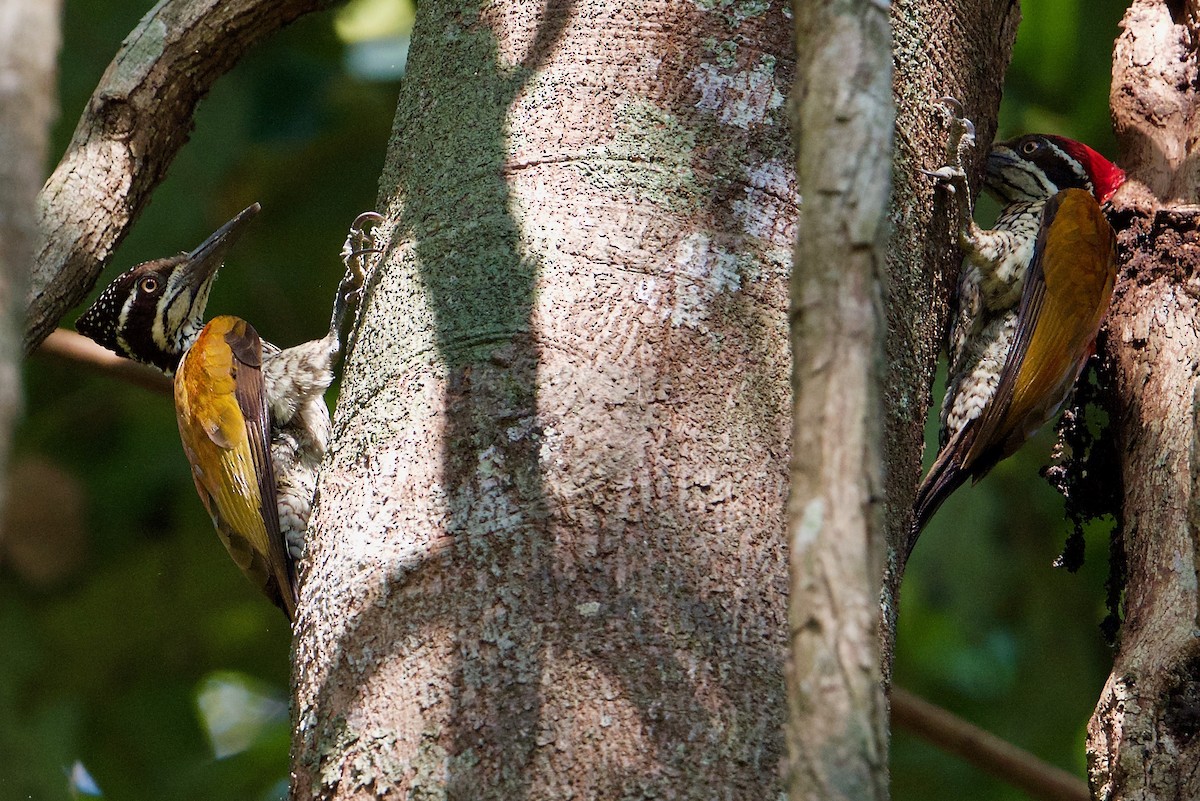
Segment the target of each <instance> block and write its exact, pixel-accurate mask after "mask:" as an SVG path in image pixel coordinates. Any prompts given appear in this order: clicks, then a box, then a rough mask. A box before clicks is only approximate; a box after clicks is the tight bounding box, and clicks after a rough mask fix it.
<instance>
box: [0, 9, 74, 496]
mask: <svg viewBox="0 0 1200 801" xmlns="http://www.w3.org/2000/svg"><path fill="white" fill-rule="evenodd" d="M60 10H61V4H60V2H59V0H0V514H3V509H4V495H5V487H6V486H7V482H6V481H5V480H4V478H3V476H4V471H5V468H6V467H7V465H8V451H9V443H10V441H11V440H10V436H11V431H12V425H13V422H14V421H15V420H16V417H17V414H18V412H19V409H20V405H21V380H20V369H19V367H18V365H19V362H20V359H21V344H20V342H21V340H20V337H21V328H22V326H21V319H22V316H23V315H22V313H21V312H22V308H23V307H22V299H23V298H24V297H25V287H26V284H27V282H28V276H29V265H30V262H31V260H32V258H33V240H34V235H35V224H34V201H35V199H36V198H37V191H38V187H39V186H41V184H42V178H43V177H44V175H45V169H46V155H47V150H48V149H49V144H50V125H51V123H52V122H53V120H54V117H55V115H56V114H57V113H58V106H57V102H56V98H57V93H56V92H55V84H54V81H55V74H56V69H55V67H56V64H57V60H58V45H59V17H60Z"/></svg>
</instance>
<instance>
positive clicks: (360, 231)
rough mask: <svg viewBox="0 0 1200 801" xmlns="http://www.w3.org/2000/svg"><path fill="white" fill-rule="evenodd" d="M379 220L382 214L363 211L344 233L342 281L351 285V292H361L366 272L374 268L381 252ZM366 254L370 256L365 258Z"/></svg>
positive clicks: (381, 220) (380, 220) (381, 218)
mask: <svg viewBox="0 0 1200 801" xmlns="http://www.w3.org/2000/svg"><path fill="white" fill-rule="evenodd" d="M381 222H383V215H382V214H379V213H377V212H374V211H364V212H363V213H362V214H360V215H358V216H357V217H355V218H354V222H352V223H350V232H349V233H348V234H346V241H345V243H344V244H343V245H342V263H343V264H345V265H346V276H345V277H344V278H343V279H342V283H343V285H349V286H350V287H352V288H353V289H352V291H353V292H362V288H363V285H364V284H365V283H366V279H367V273H368V272H370V271H371V270H372V269H374V267H375V263H376V262H377V261H378V260H379V254H381V253H383V246H382V245H383V243H382V242H381V241H380V239H381V237H380V233H381V232H380V230H379V224H380V223H381ZM367 254H371V258H367Z"/></svg>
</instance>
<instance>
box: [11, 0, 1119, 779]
mask: <svg viewBox="0 0 1200 801" xmlns="http://www.w3.org/2000/svg"><path fill="white" fill-rule="evenodd" d="M1023 5H1024V7H1025V8H1024V12H1025V18H1026V21H1025V23H1024V24H1023V26H1022V28H1021V33H1020V36H1019V38H1018V44H1017V53H1016V59H1015V61H1014V64H1013V67H1012V70H1011V71H1010V78H1009V90H1008V92H1007V94H1006V98H1005V103H1004V107H1003V111H1002V119H1001V127H1002V134H1003V135H1012V134H1015V133H1017V132H1024V131H1027V130H1042V131H1047V132H1056V133H1063V134H1066V135H1069V136H1074V137H1077V138H1081V139H1085V140H1087V141H1089V142H1091V143H1093V144H1094V145H1095V146H1097V147H1098V148H1099V149H1101V150H1102V151H1104V152H1107V153H1109V154H1112V153H1113V141H1112V136H1111V132H1110V130H1109V122H1108V119H1109V118H1108V111H1107V97H1108V84H1109V69H1110V67H1109V64H1110V57H1111V42H1112V40H1113V38H1114V37H1115V36H1116V33H1117V29H1116V23H1117V20H1118V19H1119V17H1120V15H1121V13H1122V11H1123V8H1124V5H1125V4H1124V3H1123V2H1119V1H1118V0H1093V1H1091V2H1089V0H1027V1H1026V2H1025V3H1024V4H1023ZM147 7H148V3H137V4H131V3H127V2H122V1H121V0H68V2H67V3H66V10H65V21H64V25H65V29H64V42H63V49H62V56H61V60H60V65H61V66H60V69H61V75H60V92H61V98H60V99H61V108H62V117H61V119H60V121H59V124H58V126H57V128H56V132H55V147H54V157H53V158H54V160H55V161H56V160H57V158H58V154H59V153H61V152H62V149H63V148H65V146H66V144H67V142H68V141H69V138H70V134H71V131H72V130H73V128H74V125H75V122H76V120H77V118H78V115H79V113H80V110H81V109H82V108H83V106H84V103H85V102H86V99H87V97H88V96H89V95H90V93H91V91H92V89H93V88H94V87H95V85H96V82H97V81H98V80H99V77H100V75H101V74H102V72H103V70H104V68H105V67H106V66H107V64H108V62H109V60H110V59H111V58H112V55H113V54H114V53H115V52H116V50H117V48H118V46H119V44H120V42H121V40H122V39H123V38H124V37H125V36H126V35H127V34H128V32H129V31H130V30H132V28H133V27H134V26H135V25H136V23H137V21H138V19H139V17H140V16H141V14H143V13H144V12H145V11H146V8H147ZM346 56H347V46H346V44H345V43H344V42H343V41H342V40H341V39H339V37H338V36H337V35H336V33H335V30H334V24H333V16H332V15H329V14H322V15H314V16H312V17H309V18H306V19H303V20H301V21H300V22H298V23H296V24H295V25H294V26H292V27H291V28H289V29H287V30H286V31H284V32H283V34H281V35H280V36H278V37H276V38H274V39H273V40H271V41H269V42H268V43H266V44H265V45H263V46H261V47H260V48H258V49H256V50H255V51H253V52H251V53H250V54H248V55H247V57H246V58H245V59H244V61H243V62H242V63H241V64H240V65H239V66H238V67H237V68H236V69H235V70H234V71H233V72H232V73H231V74H229V75H228V76H226V77H225V78H223V79H222V80H221V81H220V82H219V83H218V84H217V86H216V88H215V89H214V91H213V92H212V94H211V95H210V96H209V98H207V99H206V100H205V102H204V103H203V104H202V105H201V107H200V112H199V115H198V117H197V120H196V126H195V130H194V134H193V136H192V140H191V142H190V143H189V144H188V145H187V147H186V148H185V149H184V150H183V152H182V154H181V156H180V157H179V159H178V160H177V161H176V163H175V165H174V166H173V167H172V169H171V172H170V175H169V177H168V179H167V181H166V183H165V184H163V186H162V187H161V188H160V189H159V190H158V192H157V193H156V195H155V198H154V201H153V203H152V204H151V206H150V207H149V209H148V210H147V212H146V213H145V214H144V215H143V217H142V219H141V220H140V221H139V222H138V224H137V225H136V226H135V228H134V229H133V231H132V233H131V234H130V236H129V238H128V239H127V240H126V242H125V243H124V244H123V245H122V247H121V250H120V252H119V253H118V255H117V257H116V259H115V260H114V264H113V266H112V267H111V268H110V270H109V271H108V272H107V273H106V274H105V277H104V279H102V280H103V281H105V282H106V281H107V280H110V279H111V278H112V276H114V275H115V274H116V272H117V271H119V270H120V269H124V268H126V267H128V266H130V265H132V264H134V263H137V262H139V261H143V260H145V259H149V258H155V257H158V256H162V255H166V254H169V253H172V252H176V251H179V250H185V249H189V248H191V247H193V246H195V245H196V244H198V243H199V242H200V241H201V240H202V239H203V238H204V237H205V236H206V235H207V234H208V233H209V232H211V231H212V230H213V229H215V228H216V227H217V226H218V225H219V224H220V223H222V222H223V221H224V220H226V219H228V218H229V217H230V216H232V215H233V214H234V213H236V212H237V211H238V210H240V209H241V208H243V207H244V206H246V205H248V204H249V203H251V202H252V201H255V200H257V201H259V202H261V203H262V205H263V213H262V214H261V215H260V217H259V220H258V222H257V223H256V225H255V226H254V228H253V229H252V230H251V232H250V233H249V234H248V235H247V237H246V238H245V239H244V240H243V241H242V242H241V243H240V244H239V246H238V247H237V248H236V250H235V252H234V253H233V254H232V256H231V258H230V262H229V264H228V265H227V266H226V268H225V270H224V271H223V272H222V274H221V278H220V280H219V281H218V282H217V285H216V288H215V290H214V293H213V297H212V300H211V303H210V310H211V312H212V313H214V314H217V313H232V314H238V315H241V316H244V317H246V318H248V319H250V320H251V321H253V322H254V324H255V325H256V327H257V328H258V329H259V331H260V332H261V333H262V334H263V335H264V336H265V337H267V338H268V339H271V340H272V341H274V342H276V343H278V344H281V345H290V344H293V343H296V342H299V341H302V340H304V339H309V338H313V337H316V336H319V335H320V334H321V333H322V329H323V328H324V327H325V326H326V324H327V320H328V313H329V304H330V302H331V301H332V297H333V292H334V289H335V287H336V284H337V279H338V277H339V276H340V272H341V266H340V263H339V261H338V258H337V250H338V248H339V247H340V244H341V241H342V238H343V236H344V234H345V228H346V226H347V225H348V223H349V221H350V220H352V219H353V218H354V217H355V215H357V214H358V212H360V211H363V210H365V209H369V208H372V207H373V205H374V202H375V194H376V181H377V177H378V174H379V170H380V167H381V166H382V162H383V155H384V149H385V146H386V141H387V136H388V132H389V129H390V125H391V120H392V116H393V114H394V110H395V109H394V103H395V96H396V85H395V84H394V83H388V82H367V81H363V80H358V79H355V78H353V77H351V75H350V74H349V72H348V71H347V69H346V66H345V64H346ZM68 322H69V321H68ZM26 381H27V385H26V392H25V395H26V404H27V415H26V418H25V421H24V423H23V425H22V427H21V429H20V431H19V432H18V443H17V454H16V458H15V460H14V471H15V473H16V474H17V475H19V476H24V477H25V478H24V481H23V483H20V485H19V487H18V488H17V490H15V491H14V495H13V496H12V498H11V499H10V502H11V504H12V505H13V507H14V509H18V508H19V509H20V510H21V514H19V515H18V514H13V515H12V516H11V517H10V520H11V521H12V522H10V524H9V525H8V528H7V530H6V531H5V532H4V536H3V539H2V540H0V801H10V799H11V800H12V801H16V800H17V799H37V801H57V799H65V798H70V797H74V796H78V795H81V794H83V793H84V791H86V789H87V782H86V781H82V782H72V781H71V780H70V774H71V772H72V769H73V767H74V766H76V765H77V764H78V765H82V766H83V767H85V768H86V770H87V771H88V773H89V774H90V776H91V777H92V778H93V779H94V781H95V783H96V784H97V785H98V786H99V788H101V789H102V790H103V792H104V795H105V797H108V798H119V799H148V800H153V801H164V800H168V799H196V800H197V801H200V800H201V799H203V801H223V800H224V799H230V800H231V801H232V799H238V801H245V800H246V799H251V800H252V801H253V800H255V799H263V800H264V801H265V800H266V799H274V798H279V797H280V795H281V792H282V788H283V787H284V786H285V781H286V775H287V749H288V742H287V736H288V727H287V718H286V698H287V693H286V689H287V682H288V645H289V634H288V629H287V626H286V624H285V621H284V619H283V617H282V616H281V615H280V614H279V612H278V611H276V610H275V609H274V608H273V607H271V606H270V605H269V604H267V603H266V602H265V601H263V600H262V599H261V598H260V597H259V596H258V595H257V594H256V593H255V591H254V590H253V589H252V588H251V587H250V585H249V584H248V583H247V582H246V581H245V580H244V579H242V577H241V576H240V575H239V574H238V573H237V571H236V570H235V569H234V568H233V567H232V565H231V564H230V562H229V560H228V557H227V556H226V555H225V553H224V551H223V549H222V548H221V546H220V544H219V542H218V541H217V539H216V537H215V536H214V535H213V533H212V529H211V525H210V523H209V520H208V519H207V516H206V514H205V512H204V510H203V508H202V507H201V505H200V503H199V502H198V500H197V499H196V497H195V492H194V489H193V487H192V482H191V479H190V477H189V474H188V469H187V466H186V464H185V462H184V459H183V457H182V454H181V453H180V450H179V444H178V435H177V431H176V428H175V422H174V416H173V412H172V409H171V405H170V402H169V400H168V399H167V398H165V397H162V396H158V395H154V394H152V393H149V392H147V391H145V390H141V389H138V388H135V387H131V386H127V385H124V384H120V383H117V382H114V381H112V380H109V379H106V378H103V377H99V376H94V375H91V374H88V373H85V372H81V371H80V370H79V368H77V367H75V366H71V365H64V364H61V363H56V362H53V361H51V360H49V359H45V358H36V359H34V360H32V361H31V363H30V365H29V369H28V370H27V372H26ZM935 392H938V393H939V394H937V397H939V398H940V390H935ZM931 432H932V428H931ZM1048 447H1049V439H1048V438H1047V437H1043V438H1042V440H1040V441H1039V443H1037V444H1035V445H1034V446H1032V447H1031V448H1029V449H1027V450H1026V451H1025V452H1023V453H1022V454H1021V455H1019V456H1018V457H1016V458H1014V459H1013V460H1010V461H1009V462H1007V463H1005V464H1003V465H1001V466H1000V467H999V468H997V469H996V470H995V471H994V473H993V474H992V476H990V477H989V478H988V479H987V480H985V481H984V482H983V483H982V484H981V485H980V486H979V487H977V488H975V489H969V490H964V491H962V492H961V493H960V495H959V496H957V497H955V498H953V499H951V501H950V502H949V503H947V504H946V506H945V507H944V508H943V509H942V511H941V512H940V513H939V514H938V516H937V518H936V519H935V520H934V521H933V523H932V525H931V526H930V528H929V530H928V531H927V532H926V534H925V536H924V538H923V539H922V543H921V545H920V547H919V548H918V549H917V552H916V555H915V556H914V561H913V563H912V568H911V571H910V575H909V577H908V578H907V580H906V583H905V587H904V597H903V613H902V615H901V630H900V636H899V654H898V659H897V665H896V677H897V680H898V682H899V683H900V684H902V685H904V686H907V687H909V688H911V689H912V690H914V691H916V692H918V693H920V694H922V695H925V696H926V697H929V698H931V699H932V700H934V701H936V702H938V703H941V704H943V705H945V706H947V707H949V708H951V709H953V710H955V711H957V712H959V713H960V714H962V715H964V716H965V717H967V718H968V719H970V720H973V721H975V722H977V723H979V724H981V725H983V726H985V727H986V728H988V729H990V730H991V731H994V732H996V733H997V734H999V735H1001V736H1003V737H1005V738H1008V739H1010V740H1012V741H1014V742H1017V743H1019V744H1021V745H1023V746H1025V747H1027V748H1029V749H1031V750H1033V751H1034V752H1035V753H1037V754H1039V755H1041V756H1043V757H1044V758H1046V759H1049V760H1051V761H1053V762H1055V763H1056V764H1059V765H1062V766H1063V767H1066V768H1068V769H1070V770H1072V771H1075V772H1076V773H1080V774H1082V770H1083V737H1084V724H1085V722H1086V720H1087V717H1088V715H1089V714H1090V711H1091V705H1092V703H1093V702H1094V700H1095V698H1096V696H1097V694H1098V692H1099V689H1100V687H1101V685H1102V683H1103V680H1104V677H1105V675H1106V672H1107V668H1108V661H1109V655H1108V651H1107V649H1106V647H1105V646H1104V645H1103V643H1102V642H1101V638H1100V636H1099V633H1098V630H1097V624H1098V623H1099V621H1100V619H1101V618H1102V617H1103V615H1104V609H1103V591H1102V586H1103V581H1104V576H1105V571H1106V540H1105V536H1104V532H1103V531H1097V532H1094V533H1093V535H1092V536H1090V538H1089V543H1088V562H1087V564H1086V566H1085V567H1084V569H1083V570H1082V571H1081V573H1080V574H1077V575H1074V576H1072V575H1067V574H1065V573H1062V572H1061V571H1056V570H1053V569H1052V568H1051V567H1050V563H1051V561H1052V560H1053V558H1054V556H1055V555H1056V554H1057V553H1058V550H1059V549H1060V548H1061V545H1062V541H1063V539H1064V537H1065V535H1066V527H1065V525H1064V523H1063V522H1062V511H1061V501H1060V500H1059V499H1058V498H1057V496H1056V495H1055V494H1054V493H1053V491H1052V490H1051V489H1050V488H1049V487H1048V486H1047V485H1046V484H1045V483H1044V482H1043V481H1041V480H1040V479H1038V478H1037V471H1038V467H1039V466H1040V464H1042V463H1043V462H1042V460H1043V459H1044V458H1045V454H1046V451H1047V449H1048ZM76 509H77V511H76ZM47 543H51V544H50V545H47ZM218 690H221V691H227V692H229V693H232V695H230V696H229V698H230V699H232V700H227V704H226V706H232V707H234V708H235V709H234V711H235V712H236V711H242V712H244V713H245V714H242V715H241V716H240V718H238V716H237V715H234V716H233V717H234V718H238V724H239V725H240V726H241V727H242V729H241V730H240V731H241V736H240V737H239V736H234V737H233V740H234V741H236V744H235V745H234V746H233V747H232V748H233V750H232V753H228V754H226V755H224V756H223V757H221V758H218V757H217V756H216V752H215V751H214V745H215V746H218V747H220V748H222V749H224V751H229V750H230V746H229V745H228V742H226V740H224V739H222V738H223V737H224V738H228V736H229V735H228V733H226V734H225V735H219V734H218V735H216V738H215V739H214V735H213V731H212V730H211V729H210V728H209V725H208V724H207V723H206V720H209V721H211V720H214V719H215V718H214V716H213V714H210V716H209V717H208V718H206V717H205V715H204V714H202V711H201V702H200V699H201V698H204V699H206V702H208V701H213V699H214V698H216V699H219V698H223V697H225V696H222V695H221V694H220V692H217V691H218ZM214 703H215V702H214ZM226 711H228V710H226ZM214 714H215V713H214ZM218 717H219V716H218ZM227 717H228V715H227ZM223 743H224V744H223ZM893 776H894V782H895V797H896V798H897V799H927V800H928V801H938V799H961V798H971V799H977V800H978V801H989V800H990V799H1015V798H1020V797H1021V796H1020V794H1018V793H1016V791H1013V790H1011V789H1009V788H1007V787H1006V786H1005V785H1003V784H1002V783H999V782H997V781H995V780H993V779H990V778H988V777H984V776H982V775H980V774H979V773H977V772H976V771H974V770H973V769H971V768H969V767H967V766H964V765H963V764H961V763H960V762H958V761H956V760H954V759H951V758H949V757H946V756H944V755H942V754H940V753H939V752H937V751H935V750H933V749H932V748H930V747H928V746H926V745H924V744H923V743H920V742H917V741H914V740H912V739H911V738H910V737H907V736H906V735H905V734H903V733H898V734H897V736H896V739H895V746H894V757H893Z"/></svg>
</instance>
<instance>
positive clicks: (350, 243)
mask: <svg viewBox="0 0 1200 801" xmlns="http://www.w3.org/2000/svg"><path fill="white" fill-rule="evenodd" d="M382 222H383V215H382V214H378V213H376V212H374V211H364V212H363V213H362V214H360V215H358V216H357V217H355V218H354V222H352V223H351V224H350V232H349V233H348V234H346V241H345V243H344V244H343V245H342V263H343V264H344V265H346V272H345V274H344V275H343V276H342V280H341V282H340V283H339V284H338V293H337V297H336V298H334V302H333V317H332V319H331V320H330V322H329V336H330V338H331V340H332V342H333V343H334V350H335V351H336V350H337V349H338V348H339V347H340V345H339V344H338V343H339V342H340V336H339V332H340V331H341V329H342V319H343V317H344V316H345V314H346V308H347V306H348V305H349V304H350V303H351V302H353V303H354V304H355V309H356V311H355V316H356V317H357V315H358V307H359V306H360V305H361V304H360V301H361V300H362V294H363V288H364V287H365V286H366V283H367V275H368V273H370V272H371V271H372V270H374V269H375V265H376V263H377V262H378V261H379V256H380V254H381V253H383V245H384V242H383V232H382V231H381V230H380V225H379V224H380V223H382ZM368 254H369V255H368Z"/></svg>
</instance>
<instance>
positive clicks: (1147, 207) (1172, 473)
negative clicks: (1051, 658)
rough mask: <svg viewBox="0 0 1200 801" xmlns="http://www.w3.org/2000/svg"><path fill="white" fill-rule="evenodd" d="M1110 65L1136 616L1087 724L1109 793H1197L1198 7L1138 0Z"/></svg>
mask: <svg viewBox="0 0 1200 801" xmlns="http://www.w3.org/2000/svg"><path fill="white" fill-rule="evenodd" d="M1122 25H1123V28H1124V32H1123V33H1122V35H1121V37H1120V38H1119V39H1118V41H1117V48H1116V53H1115V56H1114V60H1113V85H1112V98H1111V100H1112V108H1113V117H1114V122H1115V127H1116V132H1117V137H1118V140H1119V142H1120V145H1121V164H1122V166H1124V167H1125V169H1126V170H1127V172H1128V174H1129V178H1130V180H1129V182H1128V183H1127V184H1126V185H1125V187H1124V188H1123V189H1122V190H1121V191H1120V192H1119V193H1118V194H1117V195H1116V197H1115V198H1114V217H1115V220H1116V222H1117V228H1118V245H1119V248H1120V258H1121V271H1120V273H1119V277H1118V283H1117V288H1116V292H1115V294H1114V297H1113V306H1112V310H1111V311H1110V312H1109V317H1108V325H1107V328H1108V335H1107V348H1106V353H1105V355H1106V357H1107V358H1108V360H1109V361H1110V363H1111V364H1112V368H1113V369H1112V372H1113V375H1114V376H1115V386H1114V388H1113V397H1112V413H1113V419H1114V420H1115V429H1116V437H1117V446H1118V455H1119V460H1120V471H1121V475H1122V480H1123V484H1124V533H1125V537H1124V548H1125V555H1126V563H1127V571H1128V572H1127V583H1126V587H1125V622H1124V626H1123V630H1122V635H1121V642H1120V646H1119V648H1118V651H1117V655H1116V658H1115V661H1114V665H1113V670H1112V673H1111V674H1110V676H1109V678H1108V682H1107V683H1106V685H1105V687H1104V692H1103V693H1102V695H1101V698H1100V701H1099V703H1098V705H1097V707H1096V713H1095V715H1094V716H1093V718H1092V720H1091V723H1090V724H1089V727H1088V759H1089V774H1090V775H1089V778H1090V780H1091V784H1092V791H1093V793H1094V795H1095V797H1096V798H1098V799H1106V800H1107V799H1112V800H1113V801H1117V800H1118V799H1193V798H1200V770H1198V769H1197V766H1198V765H1200V638H1197V630H1198V628H1200V613H1198V609H1200V606H1198V601H1197V582H1198V581H1200V461H1198V458H1200V426H1198V425H1197V414H1198V413H1200V394H1198V391H1200V387H1198V385H1197V380H1196V376H1197V373H1198V371H1200V334H1198V333H1197V315H1198V313H1200V309H1198V308H1197V305H1198V301H1197V298H1198V297H1200V283H1198V279H1197V273H1198V272H1200V209H1198V208H1197V206H1196V205H1195V204H1196V199H1197V197H1198V196H1200V147H1198V144H1197V139H1196V133H1195V132H1196V130H1197V125H1198V124H1200V114H1198V108H1200V104H1198V102H1197V100H1198V96H1197V91H1198V90H1197V85H1198V82H1200V78H1198V75H1200V53H1198V48H1200V3H1197V2H1196V0H1189V1H1188V2H1175V3H1167V2H1161V1H1160V0H1135V2H1134V3H1133V5H1132V6H1131V7H1130V9H1129V11H1128V12H1127V13H1126V16H1125V19H1124V22H1123V23H1122Z"/></svg>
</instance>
